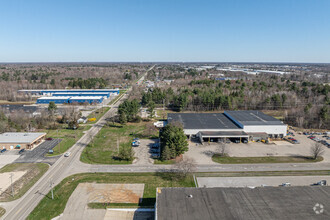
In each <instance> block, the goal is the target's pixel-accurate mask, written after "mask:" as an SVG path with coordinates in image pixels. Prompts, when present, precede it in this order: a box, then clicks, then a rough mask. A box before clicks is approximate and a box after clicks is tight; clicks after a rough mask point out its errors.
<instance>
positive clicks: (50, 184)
mask: <svg viewBox="0 0 330 220" xmlns="http://www.w3.org/2000/svg"><path fill="white" fill-rule="evenodd" d="M53 185H54V183H53V181H52V179H50V181H49V187H50V191H51V192H52V199H54V191H53Z"/></svg>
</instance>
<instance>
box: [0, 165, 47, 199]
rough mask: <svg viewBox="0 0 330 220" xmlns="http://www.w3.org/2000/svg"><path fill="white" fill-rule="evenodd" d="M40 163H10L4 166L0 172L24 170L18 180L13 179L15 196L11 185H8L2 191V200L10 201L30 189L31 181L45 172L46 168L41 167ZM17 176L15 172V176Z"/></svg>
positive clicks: (0, 197) (0, 196)
mask: <svg viewBox="0 0 330 220" xmlns="http://www.w3.org/2000/svg"><path fill="white" fill-rule="evenodd" d="M38 166H40V164H24V163H17V164H10V165H8V167H3V168H2V169H1V171H0V173H15V172H24V173H25V174H24V175H22V176H21V177H20V178H19V179H18V180H17V181H15V182H14V179H13V182H14V183H13V189H14V195H15V196H14V197H12V192H11V187H8V188H7V189H6V190H4V189H2V190H4V191H1V195H0V201H10V200H14V199H17V198H19V197H20V196H22V195H23V194H24V192H25V191H26V190H28V188H29V186H30V185H31V183H33V182H35V181H36V178H37V179H38V178H40V177H38V176H41V175H42V173H43V172H45V171H46V170H47V169H46V170H43V169H41V168H40V167H38ZM14 177H15V174H14V176H13V178H14Z"/></svg>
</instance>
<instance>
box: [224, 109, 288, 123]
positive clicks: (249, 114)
mask: <svg viewBox="0 0 330 220" xmlns="http://www.w3.org/2000/svg"><path fill="white" fill-rule="evenodd" d="M224 114H225V115H227V116H228V117H230V118H231V119H233V120H234V121H237V122H239V123H240V124H242V125H284V124H283V122H282V121H280V120H278V119H276V118H274V117H272V116H269V115H266V114H264V113H262V112H260V111H256V110H246V111H225V112H224Z"/></svg>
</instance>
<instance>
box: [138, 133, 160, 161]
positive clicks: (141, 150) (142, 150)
mask: <svg viewBox="0 0 330 220" xmlns="http://www.w3.org/2000/svg"><path fill="white" fill-rule="evenodd" d="M139 141H140V146H138V147H133V151H134V157H136V159H135V160H134V161H133V164H135V165H150V164H153V163H154V162H153V161H154V160H153V159H152V158H151V153H150V148H151V146H152V145H153V144H154V143H156V141H157V139H140V140H139Z"/></svg>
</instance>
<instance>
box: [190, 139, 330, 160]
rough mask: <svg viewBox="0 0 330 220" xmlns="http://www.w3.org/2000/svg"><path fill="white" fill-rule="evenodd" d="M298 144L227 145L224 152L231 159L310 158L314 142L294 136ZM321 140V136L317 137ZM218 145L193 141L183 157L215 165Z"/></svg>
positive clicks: (327, 154) (328, 154)
mask: <svg viewBox="0 0 330 220" xmlns="http://www.w3.org/2000/svg"><path fill="white" fill-rule="evenodd" d="M291 137H294V138H295V139H296V140H297V141H298V144H293V143H290V142H288V141H285V140H277V141H274V142H271V143H269V144H266V143H262V142H249V143H233V142H230V143H227V144H226V152H227V154H228V155H229V156H232V157H264V156H303V157H304V156H311V147H312V146H313V145H314V144H315V142H316V141H313V140H311V139H309V138H308V136H307V135H303V134H294V136H291ZM318 137H319V138H320V139H321V138H322V135H318ZM323 139H325V138H324V137H323ZM219 145H220V144H219V143H216V142H210V143H204V144H203V145H202V144H200V143H198V142H196V141H193V142H190V143H189V150H188V152H186V153H185V154H184V156H187V157H191V158H194V159H195V160H196V162H197V163H198V164H215V163H214V162H213V161H212V155H213V154H214V153H216V152H219ZM323 158H324V160H323V161H322V162H330V148H327V147H325V146H324V154H323Z"/></svg>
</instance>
